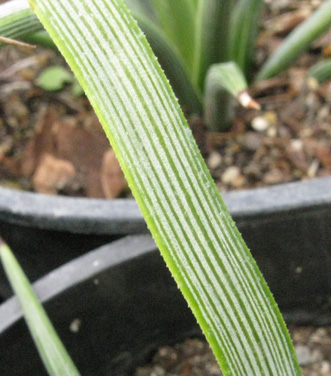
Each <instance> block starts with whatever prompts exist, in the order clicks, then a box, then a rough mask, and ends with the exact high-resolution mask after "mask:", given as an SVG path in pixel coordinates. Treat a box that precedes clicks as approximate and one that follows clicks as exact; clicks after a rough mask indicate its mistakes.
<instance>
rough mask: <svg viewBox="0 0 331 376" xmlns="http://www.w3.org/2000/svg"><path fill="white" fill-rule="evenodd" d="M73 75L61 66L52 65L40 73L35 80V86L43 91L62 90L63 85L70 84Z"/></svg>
mask: <svg viewBox="0 0 331 376" xmlns="http://www.w3.org/2000/svg"><path fill="white" fill-rule="evenodd" d="M73 79H74V77H73V75H72V74H71V73H70V72H68V71H67V70H66V69H65V68H64V67H62V66H61V65H53V66H51V67H48V68H46V69H44V70H43V71H42V73H41V74H40V75H39V77H38V79H37V84H38V85H39V86H40V87H41V88H42V89H44V90H48V91H57V90H61V89H63V88H64V86H65V84H67V83H69V82H72V81H73Z"/></svg>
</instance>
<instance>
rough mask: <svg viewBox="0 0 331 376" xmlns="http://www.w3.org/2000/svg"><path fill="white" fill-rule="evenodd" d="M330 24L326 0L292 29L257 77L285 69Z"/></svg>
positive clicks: (329, 3)
mask: <svg viewBox="0 0 331 376" xmlns="http://www.w3.org/2000/svg"><path fill="white" fill-rule="evenodd" d="M330 26H331V0H326V1H325V2H324V3H323V4H322V5H320V7H319V8H318V9H317V10H316V11H315V12H314V13H313V14H312V15H311V16H310V17H309V18H308V19H307V20H306V21H304V22H303V23H302V24H301V25H299V26H298V27H297V28H296V29H294V30H293V31H292V33H291V34H290V35H289V36H288V37H287V38H286V39H285V40H284V42H283V43H282V44H281V46H280V47H279V49H278V50H277V51H276V52H275V53H274V54H273V55H272V56H271V57H270V58H269V59H268V60H267V61H266V63H265V64H264V65H263V66H262V68H261V71H260V72H259V74H258V76H257V79H258V80H265V79H268V78H271V77H274V76H276V75H277V74H278V73H280V72H281V71H282V70H284V69H286V68H287V67H288V66H289V65H290V64H291V63H292V62H293V61H294V60H295V59H296V58H297V57H298V55H300V53H302V52H304V51H306V50H307V49H308V48H309V47H310V46H311V44H312V42H313V41H314V40H315V39H317V38H318V37H319V36H320V35H322V34H323V33H325V32H326V31H327V29H328V28H329V27H330Z"/></svg>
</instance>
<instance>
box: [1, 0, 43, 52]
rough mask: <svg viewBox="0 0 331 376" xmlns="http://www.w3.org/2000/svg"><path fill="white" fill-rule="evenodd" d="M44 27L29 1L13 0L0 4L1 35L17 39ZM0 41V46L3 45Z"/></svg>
mask: <svg viewBox="0 0 331 376" xmlns="http://www.w3.org/2000/svg"><path fill="white" fill-rule="evenodd" d="M41 29H43V27H42V25H41V24H40V22H39V20H38V19H37V17H36V16H35V15H34V14H33V12H32V11H31V8H30V6H29V3H28V1H21V0H12V1H8V2H6V3H4V4H1V5H0V36H1V37H6V38H11V39H17V38H20V37H22V36H24V35H27V34H31V33H34V32H36V31H39V30H41ZM3 45H4V44H3V43H1V42H0V48H1V47H3Z"/></svg>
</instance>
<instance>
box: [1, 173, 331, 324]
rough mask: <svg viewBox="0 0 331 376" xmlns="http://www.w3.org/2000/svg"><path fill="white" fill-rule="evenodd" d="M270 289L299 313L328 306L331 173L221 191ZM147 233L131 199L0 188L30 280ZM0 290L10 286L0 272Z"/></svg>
mask: <svg viewBox="0 0 331 376" xmlns="http://www.w3.org/2000/svg"><path fill="white" fill-rule="evenodd" d="M223 197H224V201H225V202H226V204H227V206H228V208H229V210H230V212H231V214H232V215H233V217H234V219H235V220H236V222H237V225H238V227H239V229H240V231H241V232H242V234H243V237H244V239H245V240H246V242H247V244H248V246H249V247H250V249H251V250H252V253H253V255H254V257H255V258H256V260H257V263H258V265H259V267H260V268H261V270H262V272H263V273H264V275H265V277H266V279H267V281H268V282H269V284H270V287H271V289H272V291H273V293H274V294H275V296H276V299H277V298H280V299H281V301H282V304H283V305H284V307H287V308H289V309H290V310H291V312H292V313H291V314H292V315H294V314H297V315H298V316H299V317H300V318H301V319H303V318H304V317H305V315H306V316H307V320H308V321H309V320H311V317H313V316H314V312H318V313H319V319H320V320H322V316H323V315H322V312H326V315H325V320H328V316H327V313H329V312H330V306H331V297H330V295H331V178H324V179H317V180H312V181H308V182H300V183H291V184H283V185H280V186H274V187H270V188H261V189H254V190H249V191H240V192H231V193H227V194H224V195H223ZM142 233H148V230H147V227H146V224H145V222H144V220H143V218H142V216H141V214H140V211H139V209H138V207H137V205H136V203H135V202H134V201H133V200H114V201H106V200H96V199H77V198H76V199H73V198H66V197H51V196H45V195H39V194H38V195H37V194H33V193H27V192H16V191H12V190H7V189H3V188H0V234H1V236H2V237H3V238H5V240H6V241H7V242H8V243H9V245H10V246H11V247H12V248H13V250H14V252H15V254H16V255H17V257H18V259H19V261H20V262H21V264H22V265H23V267H24V269H25V270H26V272H27V274H28V276H29V278H30V279H31V280H32V281H33V280H36V279H37V278H39V277H41V276H42V275H44V274H46V273H47V272H49V271H50V270H52V269H54V268H55V267H57V266H59V265H61V264H63V263H65V262H67V261H69V260H72V259H73V258H74V257H76V256H77V255H79V254H82V253H83V252H85V251H87V250H90V249H93V248H95V247H97V246H99V245H102V244H105V243H106V242H109V241H113V240H114V239H116V238H118V237H121V236H125V235H130V234H142ZM0 273H2V274H0V289H1V290H0V293H2V295H3V296H4V297H7V296H9V295H10V294H11V293H10V289H9V287H8V284H7V282H6V280H5V277H4V275H3V272H0Z"/></svg>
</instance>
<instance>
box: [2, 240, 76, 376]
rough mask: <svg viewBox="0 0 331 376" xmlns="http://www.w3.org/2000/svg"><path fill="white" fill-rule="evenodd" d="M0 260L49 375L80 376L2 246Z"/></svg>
mask: <svg viewBox="0 0 331 376" xmlns="http://www.w3.org/2000/svg"><path fill="white" fill-rule="evenodd" d="M0 258H1V261H2V264H3V266H4V269H5V272H6V274H7V276H8V279H9V281H10V284H11V286H12V288H13V290H14V292H15V294H16V296H17V298H18V300H19V302H20V304H21V306H22V310H23V312H24V316H25V320H26V322H27V324H28V327H29V330H30V332H31V335H32V337H33V340H34V342H35V344H36V346H37V349H38V351H39V354H40V356H41V358H42V360H43V363H44V365H45V367H46V369H47V371H48V373H49V375H50V376H79V372H78V370H77V368H76V367H75V365H74V364H73V362H72V360H71V358H70V356H69V354H68V353H67V351H66V349H65V348H64V346H63V344H62V342H61V340H60V339H59V337H58V335H57V334H56V332H55V330H54V328H53V325H52V324H51V322H50V321H49V318H48V317H47V314H46V312H45V310H44V308H43V307H42V306H41V304H40V303H39V301H38V298H37V297H36V295H35V293H34V291H33V290H32V287H31V285H30V283H29V281H28V279H27V278H26V276H25V274H24V272H23V271H22V269H21V267H20V265H19V264H18V262H17V260H16V259H15V257H14V255H13V254H12V252H11V250H10V249H9V247H8V246H7V245H5V244H3V243H0ZM17 361H19V359H18V360H17Z"/></svg>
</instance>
